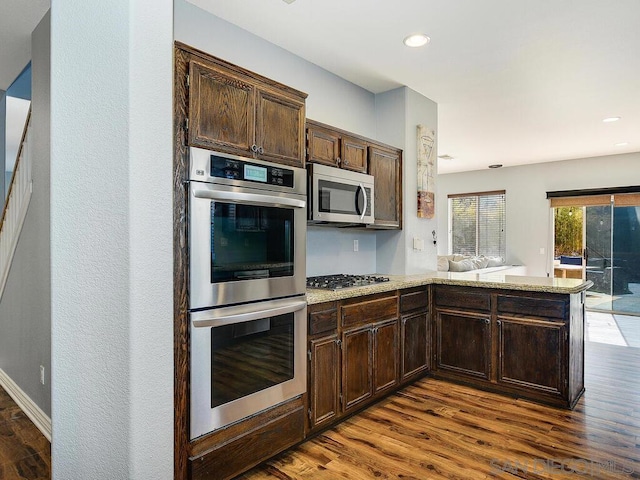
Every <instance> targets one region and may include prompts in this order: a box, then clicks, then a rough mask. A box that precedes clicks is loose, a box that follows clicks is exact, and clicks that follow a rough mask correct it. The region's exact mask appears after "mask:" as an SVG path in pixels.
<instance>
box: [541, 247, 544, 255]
mask: <svg viewBox="0 0 640 480" xmlns="http://www.w3.org/2000/svg"><path fill="white" fill-rule="evenodd" d="M544 252H545V250H544V247H540V255H544Z"/></svg>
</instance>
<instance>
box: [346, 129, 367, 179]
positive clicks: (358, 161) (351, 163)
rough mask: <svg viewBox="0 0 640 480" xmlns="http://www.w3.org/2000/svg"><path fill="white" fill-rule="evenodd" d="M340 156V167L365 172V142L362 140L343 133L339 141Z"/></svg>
mask: <svg viewBox="0 0 640 480" xmlns="http://www.w3.org/2000/svg"><path fill="white" fill-rule="evenodd" d="M340 158H341V160H342V161H341V164H340V166H341V167H342V168H346V169H347V170H353V171H354V172H362V173H367V143H366V142H365V141H364V140H360V139H357V138H353V137H347V136H345V135H343V136H342V140H341V142H340Z"/></svg>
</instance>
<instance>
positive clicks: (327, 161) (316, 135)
mask: <svg viewBox="0 0 640 480" xmlns="http://www.w3.org/2000/svg"><path fill="white" fill-rule="evenodd" d="M307 161H308V162H313V163H322V164H324V165H330V166H332V167H338V166H339V164H340V135H339V134H338V133H337V132H333V131H331V130H327V129H324V128H320V127H316V126H309V127H308V128H307Z"/></svg>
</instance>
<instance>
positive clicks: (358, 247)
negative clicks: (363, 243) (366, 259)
mask: <svg viewBox="0 0 640 480" xmlns="http://www.w3.org/2000/svg"><path fill="white" fill-rule="evenodd" d="M359 249H360V246H359V245H358V240H354V241H353V251H354V252H357V251H358V250H359Z"/></svg>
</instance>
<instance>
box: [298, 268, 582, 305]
mask: <svg viewBox="0 0 640 480" xmlns="http://www.w3.org/2000/svg"><path fill="white" fill-rule="evenodd" d="M376 275H384V276H386V277H389V281H388V282H384V283H376V284H374V285H367V286H364V287H350V288H343V289H340V290H336V291H331V290H322V289H318V288H307V303H308V304H309V305H313V304H316V303H323V302H330V301H333V300H342V299H345V298H354V297H361V296H363V295H371V294H374V293H382V292H389V291H392V290H398V289H402V288H410V287H419V286H421V285H430V284H437V285H460V286H465V287H478V288H502V289H506V290H520V291H525V292H544V293H561V294H571V293H580V292H582V291H583V290H586V289H588V288H589V287H591V286H592V285H593V282H591V281H590V280H586V281H585V280H579V279H573V278H548V277H529V276H524V275H504V274H500V273H499V272H497V273H485V274H478V273H464V272H461V273H456V272H428V273H423V274H419V275H386V274H376Z"/></svg>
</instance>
